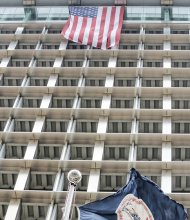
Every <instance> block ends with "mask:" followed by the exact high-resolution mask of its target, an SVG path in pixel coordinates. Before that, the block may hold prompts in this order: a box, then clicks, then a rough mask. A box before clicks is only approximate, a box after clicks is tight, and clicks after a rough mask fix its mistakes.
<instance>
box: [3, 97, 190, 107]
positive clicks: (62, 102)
mask: <svg viewBox="0 0 190 220" xmlns="http://www.w3.org/2000/svg"><path fill="white" fill-rule="evenodd" d="M74 99H75V98H74V97H68V98H66V97H64V98H62V97H52V99H51V101H50V105H49V108H72V107H73V103H74ZM138 100H139V103H140V108H141V109H162V108H163V100H162V99H148V98H147V99H146V98H139V99H138ZM14 103H15V98H14V97H0V107H13V105H14ZM41 103H42V98H41V97H20V99H19V100H17V104H16V105H15V107H17V108H39V107H40V106H41ZM78 103H79V104H78V105H77V108H101V104H102V98H91V97H87V98H85V97H81V98H79V99H78ZM171 103H172V109H189V108H190V100H189V99H185V100H183V99H182V100H181V99H173V100H172V101H171ZM134 104H135V100H134V98H133V99H125V98H122V99H121V98H112V100H111V106H110V108H127V109H128V108H134Z"/></svg>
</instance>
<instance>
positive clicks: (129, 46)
mask: <svg viewBox="0 0 190 220" xmlns="http://www.w3.org/2000/svg"><path fill="white" fill-rule="evenodd" d="M8 47H9V43H4V42H3V43H1V42H0V50H6V49H8ZM59 48H60V49H61V44H60V43H48V42H47V43H46V42H43V43H41V44H40V45H39V44H38V43H32V42H31V43H29V42H28V43H22V42H20V43H18V44H17V45H16V47H15V49H16V50H17V49H18V50H20V49H22V50H34V49H37V50H58V49H59ZM138 48H139V43H138V42H136V43H122V42H120V44H119V49H121V50H138ZM142 48H143V49H144V50H163V44H161V43H144V44H143V45H142ZM66 49H68V50H69V49H73V50H76V49H80V50H81V49H87V46H86V45H80V44H76V43H71V42H69V43H68V44H67V47H66ZM92 49H96V48H92ZM171 50H190V45H189V44H187V43H179V44H176V43H171Z"/></svg>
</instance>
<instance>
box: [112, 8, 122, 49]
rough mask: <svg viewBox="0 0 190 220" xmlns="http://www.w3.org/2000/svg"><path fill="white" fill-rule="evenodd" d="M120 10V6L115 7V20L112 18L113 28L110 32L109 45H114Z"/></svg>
mask: <svg viewBox="0 0 190 220" xmlns="http://www.w3.org/2000/svg"><path fill="white" fill-rule="evenodd" d="M120 10H121V6H120V7H116V13H115V20H114V28H113V30H112V32H111V39H110V42H111V43H110V47H112V46H114V45H115V40H116V39H115V38H116V32H117V29H118V26H119V15H120Z"/></svg>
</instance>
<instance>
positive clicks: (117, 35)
mask: <svg viewBox="0 0 190 220" xmlns="http://www.w3.org/2000/svg"><path fill="white" fill-rule="evenodd" d="M124 10H125V9H124V7H121V9H120V14H119V25H118V28H117V31H116V36H115V45H116V46H117V45H118V44H119V40H120V33H121V28H122V23H123V20H122V19H120V18H123V15H124Z"/></svg>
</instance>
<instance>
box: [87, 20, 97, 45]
mask: <svg viewBox="0 0 190 220" xmlns="http://www.w3.org/2000/svg"><path fill="white" fill-rule="evenodd" d="M95 27H96V18H92V23H91V27H90V33H89V36H88V45H89V44H92V41H93V36H94V31H95Z"/></svg>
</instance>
